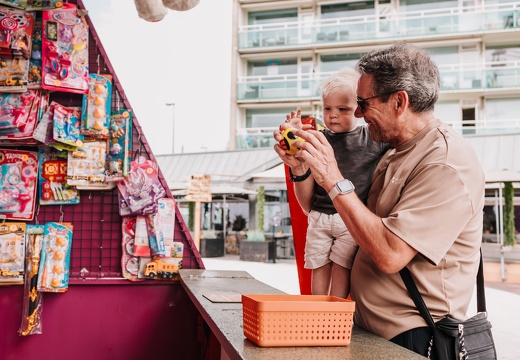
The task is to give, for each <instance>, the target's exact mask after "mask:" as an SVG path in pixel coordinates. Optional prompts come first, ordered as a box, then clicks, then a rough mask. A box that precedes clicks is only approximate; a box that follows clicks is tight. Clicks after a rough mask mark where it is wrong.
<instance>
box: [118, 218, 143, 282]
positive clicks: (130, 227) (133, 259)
mask: <svg viewBox="0 0 520 360" xmlns="http://www.w3.org/2000/svg"><path fill="white" fill-rule="evenodd" d="M135 222H136V218H135V217H130V216H127V217H124V218H122V225H121V226H122V231H123V242H122V247H123V249H122V250H123V256H122V257H121V269H122V273H123V277H124V278H125V279H128V280H130V281H139V280H140V279H139V278H138V277H137V275H138V272H139V257H137V256H135V254H134V239H135Z"/></svg>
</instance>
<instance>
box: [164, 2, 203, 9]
mask: <svg viewBox="0 0 520 360" xmlns="http://www.w3.org/2000/svg"><path fill="white" fill-rule="evenodd" d="M199 2H200V0H162V3H163V5H164V6H166V7H167V8H168V9H171V10H177V11H186V10H190V9H192V8H194V7H195V6H197V5H198V4H199Z"/></svg>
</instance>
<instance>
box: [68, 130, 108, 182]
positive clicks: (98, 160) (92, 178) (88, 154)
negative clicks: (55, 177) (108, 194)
mask: <svg viewBox="0 0 520 360" xmlns="http://www.w3.org/2000/svg"><path fill="white" fill-rule="evenodd" d="M107 146H108V140H101V139H100V140H86V141H85V143H84V144H83V147H81V148H78V150H77V151H72V152H71V151H69V154H68V163H67V184H68V185H71V186H81V187H82V188H83V189H86V188H87V187H91V188H93V189H97V188H98V187H99V186H104V185H105V184H106V182H105V170H106V167H105V165H106V154H107Z"/></svg>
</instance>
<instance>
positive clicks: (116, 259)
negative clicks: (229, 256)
mask: <svg viewBox="0 0 520 360" xmlns="http://www.w3.org/2000/svg"><path fill="white" fill-rule="evenodd" d="M69 2H70V3H72V4H76V5H77V6H78V10H81V9H84V5H83V3H82V1H81V0H77V1H69ZM86 19H87V22H88V25H89V72H90V73H98V74H110V75H112V80H113V84H112V103H111V108H112V111H114V110H118V109H132V107H131V105H130V103H129V100H128V98H127V97H126V95H125V93H124V90H123V88H122V86H121V83H120V82H119V80H118V78H117V75H116V73H115V71H114V69H113V67H112V65H111V64H110V61H109V59H108V57H107V54H106V52H105V50H104V48H103V46H102V44H101V41H100V39H99V37H98V35H97V33H96V31H95V29H94V26H93V24H92V22H91V21H90V19H89V17H88V15H87V16H86ZM82 96H83V95H81V94H73V93H65V92H52V93H51V94H50V101H51V102H52V101H56V102H57V103H59V104H61V105H64V106H67V107H69V106H71V107H74V106H79V107H81V104H82ZM132 113H133V116H132V120H133V129H132V139H133V153H134V154H136V153H137V154H139V155H141V156H143V157H145V158H146V159H150V160H152V161H156V160H155V157H154V155H153V153H152V151H151V149H150V146H149V144H148V142H147V141H146V136H145V134H144V133H143V131H142V128H141V126H140V125H139V121H138V119H137V116H136V114H135V112H133V111H132ZM25 149H27V150H32V151H35V150H36V148H35V147H33V148H31V147H25V148H24V150H25ZM159 179H160V182H161V184H162V186H163V187H164V188H165V190H166V197H168V198H172V195H171V192H170V190H169V188H168V185H167V181H166V180H165V178H164V175H163V173H162V171H161V170H160V169H159ZM80 195H81V200H80V203H79V204H77V205H61V206H60V205H44V206H43V205H38V204H37V205H36V208H35V216H34V220H33V221H31V222H28V223H34V224H45V223H47V222H60V221H63V222H70V223H72V225H73V227H74V232H73V239H72V249H71V258H70V274H69V282H70V284H85V283H92V284H99V283H122V284H129V281H128V280H126V279H124V278H123V277H122V270H121V256H122V248H121V242H122V229H121V223H122V218H121V216H120V215H119V206H118V190H117V187H116V188H114V189H112V190H80ZM175 210H176V211H175V212H176V215H175V227H174V241H176V242H182V243H183V244H184V253H183V259H182V267H183V268H188V269H198V268H204V266H203V263H202V260H201V258H200V254H199V252H198V251H197V249H196V247H195V245H194V242H193V240H192V238H191V235H190V233H189V231H188V229H187V227H186V224H185V223H184V220H183V219H182V216H181V215H180V212H179V209H178V207H176V209H175ZM151 282H156V281H150V280H146V281H143V282H139V283H135V284H146V283H151ZM160 282H164V281H160Z"/></svg>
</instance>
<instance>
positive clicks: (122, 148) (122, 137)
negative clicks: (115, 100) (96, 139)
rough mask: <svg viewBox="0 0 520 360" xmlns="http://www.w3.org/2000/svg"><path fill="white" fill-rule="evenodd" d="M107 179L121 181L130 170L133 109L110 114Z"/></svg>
mask: <svg viewBox="0 0 520 360" xmlns="http://www.w3.org/2000/svg"><path fill="white" fill-rule="evenodd" d="M109 129H110V131H109V133H110V138H109V143H108V147H109V148H108V153H107V179H106V181H108V182H111V181H121V180H123V179H124V178H125V177H126V176H128V172H129V171H130V162H129V160H128V159H131V158H132V110H118V111H116V112H114V113H113V114H112V115H111V116H110V126H109Z"/></svg>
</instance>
